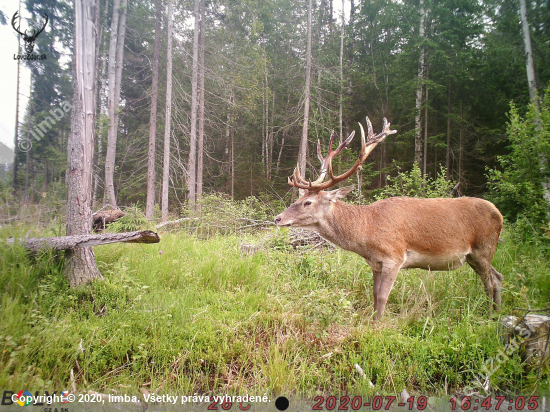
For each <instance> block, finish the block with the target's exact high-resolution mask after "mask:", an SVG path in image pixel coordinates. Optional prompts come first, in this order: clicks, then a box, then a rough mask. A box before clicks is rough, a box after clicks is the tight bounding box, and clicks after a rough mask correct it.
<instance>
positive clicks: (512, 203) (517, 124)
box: [487, 89, 550, 240]
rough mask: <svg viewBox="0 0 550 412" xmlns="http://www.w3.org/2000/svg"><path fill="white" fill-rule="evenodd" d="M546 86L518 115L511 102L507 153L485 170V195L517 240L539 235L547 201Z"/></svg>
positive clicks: (549, 111)
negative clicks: (542, 94) (535, 101)
mask: <svg viewBox="0 0 550 412" xmlns="http://www.w3.org/2000/svg"><path fill="white" fill-rule="evenodd" d="M549 96H550V89H548V91H547V93H546V95H545V98H544V99H541V110H540V112H539V111H538V109H537V107H536V106H535V104H531V105H530V106H529V111H528V112H527V114H526V115H525V117H522V116H521V115H520V113H519V110H518V108H517V107H516V106H515V105H514V104H512V107H511V109H510V113H509V114H508V119H509V124H508V130H507V133H508V139H509V142H510V146H509V148H510V153H509V154H507V155H504V156H499V158H498V160H499V163H500V167H501V170H497V169H490V170H488V174H487V177H488V188H489V193H488V195H487V198H488V199H489V200H491V201H492V202H493V203H494V204H495V205H496V206H497V207H498V208H499V210H500V211H501V212H502V214H503V215H504V216H505V218H506V219H507V220H508V221H510V222H512V223H513V224H514V227H515V233H516V234H517V235H518V237H519V239H521V240H529V239H531V240H536V239H539V240H540V239H541V238H542V235H543V234H544V230H543V229H544V228H543V227H542V226H547V221H548V217H547V216H548V213H549V212H550V210H549V208H548V203H547V202H546V200H545V199H544V189H543V183H546V182H547V181H548V179H549V178H550V167H549V165H548V161H549V159H550V101H549ZM539 125H540V126H539Z"/></svg>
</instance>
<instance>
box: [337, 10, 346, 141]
mask: <svg viewBox="0 0 550 412" xmlns="http://www.w3.org/2000/svg"><path fill="white" fill-rule="evenodd" d="M344 5H345V0H342V29H341V31H340V102H339V106H340V107H339V112H338V120H339V124H340V141H343V139H344V128H343V123H342V122H343V106H344V29H345V27H346V20H345V16H344Z"/></svg>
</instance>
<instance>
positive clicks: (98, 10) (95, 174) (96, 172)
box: [92, 0, 107, 209]
mask: <svg viewBox="0 0 550 412" xmlns="http://www.w3.org/2000/svg"><path fill="white" fill-rule="evenodd" d="M96 4H97V7H96V9H95V21H96V23H97V27H96V43H95V72H96V76H95V81H94V90H95V91H96V108H95V110H96V118H97V116H98V114H99V113H101V104H99V102H100V97H99V95H100V91H99V76H100V74H99V60H100V59H99V46H100V45H101V39H102V37H103V26H102V25H101V0H98V1H97V3H96ZM106 4H107V2H106V1H105V5H106ZM96 132H97V130H96ZM97 135H98V142H97V151H96V152H95V154H94V171H93V177H92V179H93V182H94V184H93V189H92V209H93V208H94V207H95V205H96V201H97V192H98V189H99V178H100V177H99V166H98V163H99V159H100V158H101V137H100V135H99V133H98V134H97Z"/></svg>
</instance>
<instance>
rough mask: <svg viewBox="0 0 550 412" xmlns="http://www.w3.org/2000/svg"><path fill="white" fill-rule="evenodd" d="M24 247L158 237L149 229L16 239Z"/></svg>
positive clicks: (142, 240) (38, 248) (144, 240)
mask: <svg viewBox="0 0 550 412" xmlns="http://www.w3.org/2000/svg"><path fill="white" fill-rule="evenodd" d="M17 241H18V243H22V244H23V245H24V246H25V248H27V249H28V250H31V251H33V252H40V251H42V250H45V249H53V250H54V251H56V250H66V249H74V248H77V247H88V246H99V245H107V244H110V243H121V242H125V243H158V242H160V237H159V235H158V234H156V233H155V232H151V231H150V230H144V231H136V232H126V233H105V234H102V235H76V236H60V237H39V238H29V239H17ZM7 242H8V243H9V244H14V243H15V239H13V238H10V239H8V240H7Z"/></svg>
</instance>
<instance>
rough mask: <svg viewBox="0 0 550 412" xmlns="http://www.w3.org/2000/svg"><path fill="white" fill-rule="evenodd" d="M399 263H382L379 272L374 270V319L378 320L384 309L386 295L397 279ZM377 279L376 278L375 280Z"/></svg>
mask: <svg viewBox="0 0 550 412" xmlns="http://www.w3.org/2000/svg"><path fill="white" fill-rule="evenodd" d="M399 267H400V265H397V264H393V263H392V264H383V265H382V270H381V271H380V272H374V271H373V275H374V310H375V312H376V313H375V315H374V320H380V318H381V317H382V315H383V314H384V310H385V309H386V303H387V302H388V297H389V296H390V292H391V290H392V288H393V284H394V283H395V279H397V272H399ZM377 279H378V280H377Z"/></svg>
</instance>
